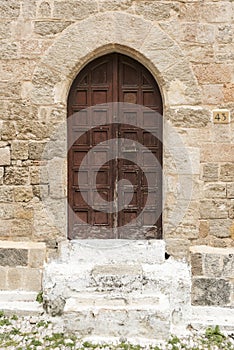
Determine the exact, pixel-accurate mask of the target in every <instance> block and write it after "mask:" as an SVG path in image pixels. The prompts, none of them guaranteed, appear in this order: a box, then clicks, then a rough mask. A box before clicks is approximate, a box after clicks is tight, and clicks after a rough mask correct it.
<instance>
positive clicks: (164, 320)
mask: <svg viewBox="0 0 234 350" xmlns="http://www.w3.org/2000/svg"><path fill="white" fill-rule="evenodd" d="M115 244H116V246H115ZM59 255H60V258H59V259H58V260H57V261H53V262H51V263H50V264H48V265H47V267H46V268H45V274H44V283H43V289H44V297H45V305H46V307H47V311H48V312H49V313H50V314H52V315H62V320H63V322H64V327H65V329H67V330H70V331H73V332H78V333H79V334H80V335H81V336H84V337H85V336H92V337H124V338H128V339H129V338H136V337H137V338H142V339H143V338H147V339H155V338H157V339H163V338H165V337H167V336H168V335H169V333H170V332H171V331H172V330H173V326H176V325H177V326H178V329H181V332H182V331H183V332H184V331H185V325H186V324H187V316H188V312H189V309H190V274H189V269H188V266H187V264H186V263H185V262H178V261H175V260H173V259H172V258H169V259H168V260H165V246H164V242H163V241H155V240H154V241H153V240H152V241H126V240H123V241H121V240H118V242H116V241H113V240H109V241H101V240H98V241H92V242H90V241H76V242H75V241H74V242H69V243H63V244H62V245H61V247H60V254H59Z"/></svg>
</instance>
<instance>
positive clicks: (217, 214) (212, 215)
mask: <svg viewBox="0 0 234 350" xmlns="http://www.w3.org/2000/svg"><path fill="white" fill-rule="evenodd" d="M200 214H201V218H202V219H225V218H227V217H228V207H227V203H226V201H225V200H211V199H207V200H202V201H201V205H200Z"/></svg>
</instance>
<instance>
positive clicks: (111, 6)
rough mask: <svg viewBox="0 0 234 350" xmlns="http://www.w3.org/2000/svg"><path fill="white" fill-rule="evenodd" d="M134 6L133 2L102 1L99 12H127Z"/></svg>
mask: <svg viewBox="0 0 234 350" xmlns="http://www.w3.org/2000/svg"><path fill="white" fill-rule="evenodd" d="M132 4H133V0H100V1H99V11H118V10H122V11H123V10H127V9H129V7H131V6H132Z"/></svg>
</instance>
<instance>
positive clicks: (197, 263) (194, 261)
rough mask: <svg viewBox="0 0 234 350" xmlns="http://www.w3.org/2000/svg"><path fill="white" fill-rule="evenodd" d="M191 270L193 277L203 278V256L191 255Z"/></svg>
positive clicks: (198, 254)
mask: <svg viewBox="0 0 234 350" xmlns="http://www.w3.org/2000/svg"><path fill="white" fill-rule="evenodd" d="M191 270H192V275H193V276H202V275H203V267H202V255H201V254H200V253H195V254H191Z"/></svg>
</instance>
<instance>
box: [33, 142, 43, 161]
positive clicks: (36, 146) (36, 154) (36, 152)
mask: <svg viewBox="0 0 234 350" xmlns="http://www.w3.org/2000/svg"><path fill="white" fill-rule="evenodd" d="M45 145H46V143H45V142H29V158H30V159H33V160H42V159H43V158H44V157H43V154H44V151H45Z"/></svg>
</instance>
